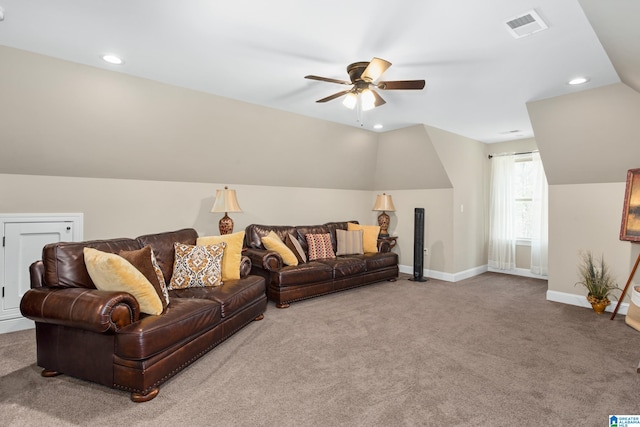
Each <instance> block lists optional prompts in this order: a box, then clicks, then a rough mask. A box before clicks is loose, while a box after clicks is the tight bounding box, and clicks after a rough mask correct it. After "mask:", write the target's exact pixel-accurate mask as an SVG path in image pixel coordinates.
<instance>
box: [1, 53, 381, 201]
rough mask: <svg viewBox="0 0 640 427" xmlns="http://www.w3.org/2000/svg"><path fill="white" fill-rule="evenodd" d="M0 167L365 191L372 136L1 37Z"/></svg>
mask: <svg viewBox="0 0 640 427" xmlns="http://www.w3.org/2000/svg"><path fill="white" fill-rule="evenodd" d="M0 63H2V67H0V94H2V96H0V129H1V130H2V156H0V172H1V173H15V174H26V175H53V176H79V177H94V178H123V179H142V180H160V181H184V182H222V183H233V184H250V185H255V184H259V185H268V186H291V187H303V188H308V187H311V188H335V189H353V190H373V178H374V171H375V166H376V157H377V150H378V142H377V138H378V135H377V134H376V133H374V132H369V131H365V130H362V129H358V128H354V127H349V126H344V125H339V124H335V123H330V122H326V121H322V120H316V119H312V118H309V117H304V116H300V115H296V114H292V113H287V112H283V111H279V110H274V109H270V108H265V107H260V106H257V105H252V104H248V103H244V102H240V101H235V100H231V99H227V98H222V97H218V96H213V95H208V94H205V93H200V92H195V91H192V90H187V89H183V88H179V87H175V86H170V85H166V84H161V83H157V82H154V81H151V80H145V79H141V78H137V77H132V76H128V75H126V74H121V73H114V72H110V71H105V70H101V69H97V68H92V67H88V66H84V65H78V64H74V63H71V62H67V61H62V60H58V59H53V58H49V57H45V56H42V55H36V54H32V53H28V52H24V51H20V50H16V49H11V48H7V47H3V46H0Z"/></svg>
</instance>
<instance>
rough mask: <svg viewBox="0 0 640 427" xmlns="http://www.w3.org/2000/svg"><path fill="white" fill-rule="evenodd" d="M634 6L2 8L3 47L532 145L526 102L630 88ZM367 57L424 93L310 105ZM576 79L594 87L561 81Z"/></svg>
mask: <svg viewBox="0 0 640 427" xmlns="http://www.w3.org/2000/svg"><path fill="white" fill-rule="evenodd" d="M639 3H640V2H637V1H634V0H613V1H607V2H602V1H598V0H563V1H557V0H539V1H537V2H533V1H531V0H491V1H484V2H478V1H475V0H459V1H455V2H452V1H448V2H444V1H434V0H429V1H417V0H414V1H409V0H399V1H396V2H393V3H389V2H386V1H383V0H371V1H369V2H367V3H361V2H344V1H337V0H326V1H324V2H299V1H298V2H296V1H293V0H271V1H268V2H265V1H257V0H237V1H234V2H211V1H205V0H193V1H188V2H178V1H169V0H137V1H129V2H114V1H96V0H93V1H87V0H57V1H51V0H0V8H2V10H3V13H4V20H3V21H0V45H5V46H8V47H13V48H17V49H23V50H27V51H31V52H35V53H39V54H44V55H48V56H52V57H56V58H60V59H64V60H68V61H72V62H77V63H81V64H85V65H90V66H94V67H99V68H103V69H108V70H112V71H116V72H121V73H126V74H130V75H134V76H138V77H143V78H148V79H151V80H155V81H159V82H164V83H168V84H172V85H176V86H180V87H185V88H190V89H194V90H198V91H202V92H206V93H211V94H215V95H219V96H223V97H228V98H232V99H237V100H242V101H246V102H250V103H254V104H257V105H262V106H267V107H271V108H275V109H278V110H284V111H289V112H294V113H297V114H301V115H305V116H309V117H314V118H319V119H323V120H328V121H332V122H337V123H342V124H346V125H351V126H355V127H362V128H365V129H373V125H374V124H382V125H383V128H382V131H386V130H393V129H398V128H403V127H407V126H411V125H414V124H418V123H423V124H427V125H429V126H433V127H437V128H441V129H445V130H447V131H450V132H453V133H457V134H459V135H463V136H466V137H469V138H472V139H475V140H479V141H483V142H497V141H503V140H512V139H517V138H526V137H531V136H533V131H532V126H531V123H530V120H529V116H528V113H527V108H526V103H527V102H531V101H536V100H540V99H544V98H548V97H553V96H558V95H563V94H569V93H574V92H578V91H581V90H585V89H592V88H595V87H599V86H603V85H608V84H611V83H616V82H619V81H620V80H622V81H623V82H624V83H626V84H628V85H629V86H631V87H633V88H635V89H636V90H638V87H639V86H640V72H639V70H640V66H639V64H638V61H640V59H639V58H640V52H639V51H638V50H639V49H640V47H638V46H640V40H638V30H637V27H638V26H636V25H634V23H633V19H634V17H636V16H638V15H639V14H640V5H639ZM532 10H533V11H535V12H536V13H537V14H538V15H539V16H540V18H541V19H542V20H543V21H544V22H545V23H546V24H547V25H548V29H546V30H544V31H540V32H538V33H535V34H532V35H530V36H528V37H523V38H519V39H516V38H514V37H513V36H512V35H511V33H510V32H509V31H508V29H507V26H506V22H507V21H509V20H510V19H512V18H514V17H516V16H518V15H521V14H524V13H527V12H530V11H532ZM106 53H112V54H117V55H119V56H121V57H122V58H123V59H124V61H125V62H124V64H122V65H111V64H107V63H105V62H104V61H103V60H102V59H101V56H102V55H103V54H106ZM374 56H375V57H380V58H384V59H386V60H388V61H390V62H391V63H393V65H392V66H391V68H389V69H388V70H387V71H386V73H385V74H384V80H405V79H425V80H426V84H427V86H426V88H425V90H422V91H380V94H381V95H382V96H383V97H384V99H385V100H386V101H387V103H386V104H385V105H383V106H381V107H378V108H375V109H374V110H371V111H368V112H364V113H363V115H362V116H361V117H358V115H357V114H356V112H354V111H353V110H348V109H346V108H345V107H344V106H343V105H342V103H341V102H340V99H336V100H333V101H330V102H327V103H316V102H315V101H316V100H318V99H320V98H324V97H326V96H328V95H331V94H332V93H335V92H338V91H341V90H344V88H345V87H344V86H342V85H339V84H333V83H325V82H318V81H312V80H306V79H304V76H305V75H307V74H315V75H320V76H325V77H329V78H333V79H340V80H345V79H347V80H348V75H347V72H346V66H347V65H348V64H350V63H352V62H356V61H369V60H370V59H371V58H372V57H374ZM577 76H586V77H587V78H588V79H589V81H588V82H587V83H586V84H584V85H581V86H570V85H568V84H567V81H568V80H569V79H571V78H573V77H577ZM359 118H360V119H361V120H360V121H358V119H359Z"/></svg>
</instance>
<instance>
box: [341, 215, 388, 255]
mask: <svg viewBox="0 0 640 427" xmlns="http://www.w3.org/2000/svg"><path fill="white" fill-rule="evenodd" d="M347 230H348V231H353V230H362V231H363V233H362V249H363V250H364V253H372V252H378V234H380V226H379V225H360V224H354V223H353V222H349V223H347Z"/></svg>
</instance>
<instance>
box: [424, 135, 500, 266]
mask: <svg viewBox="0 0 640 427" xmlns="http://www.w3.org/2000/svg"><path fill="white" fill-rule="evenodd" d="M425 128H426V130H427V133H428V134H429V137H430V139H431V141H432V143H433V145H434V147H435V148H436V151H437V153H438V156H439V157H440V159H441V161H442V164H443V165H444V168H445V169H446V171H447V174H448V176H449V179H450V180H451V183H452V184H453V200H452V207H451V214H452V217H453V248H454V249H453V250H454V259H453V271H454V272H456V273H458V272H464V271H467V270H471V269H474V268H476V267H480V266H484V265H486V264H487V243H486V232H487V217H486V209H485V206H486V204H485V199H486V197H487V195H488V193H487V187H486V185H485V182H486V181H485V179H484V176H485V174H486V158H485V153H484V144H482V143H480V142H478V141H474V140H472V139H469V138H465V137H463V136H460V135H456V134H453V133H451V132H447V131H444V130H442V129H438V128H434V127H431V126H425Z"/></svg>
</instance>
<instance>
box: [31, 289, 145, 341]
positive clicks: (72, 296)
mask: <svg viewBox="0 0 640 427" xmlns="http://www.w3.org/2000/svg"><path fill="white" fill-rule="evenodd" d="M20 312H21V313H22V315H23V316H24V317H27V318H29V319H31V320H34V321H36V322H42V323H51V324H55V325H63V326H69V327H72V328H79V329H85V330H87V331H92V332H98V333H112V332H115V331H117V330H119V329H121V328H123V327H125V326H127V325H130V324H131V323H134V322H136V321H138V319H139V318H140V306H139V305H138V301H136V299H135V298H134V297H133V295H131V294H129V293H127V292H109V291H99V290H97V289H85V288H46V287H45V288H37V289H29V290H28V291H27V292H26V293H25V294H24V296H23V297H22V300H21V301H20Z"/></svg>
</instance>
